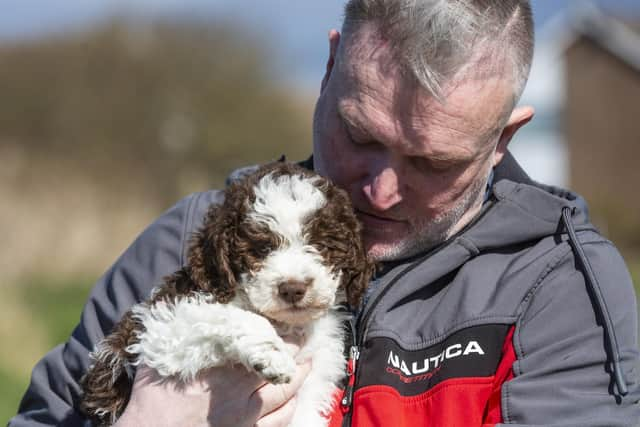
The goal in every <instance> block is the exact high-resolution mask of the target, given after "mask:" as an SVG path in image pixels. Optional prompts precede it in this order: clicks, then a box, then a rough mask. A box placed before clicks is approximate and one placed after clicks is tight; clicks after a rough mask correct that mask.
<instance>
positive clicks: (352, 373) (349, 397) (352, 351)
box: [340, 201, 494, 427]
mask: <svg viewBox="0 0 640 427" xmlns="http://www.w3.org/2000/svg"><path fill="white" fill-rule="evenodd" d="M493 206H494V203H493V202H492V201H488V202H487V203H486V205H485V207H484V208H483V209H482V211H481V212H480V213H479V214H478V215H477V216H476V218H475V219H474V220H473V221H471V222H470V223H469V224H467V225H466V226H465V227H463V228H462V230H460V231H458V232H457V233H456V234H455V235H454V236H452V237H451V238H450V239H448V240H447V241H445V242H443V243H442V244H440V245H438V246H436V247H434V248H433V249H431V250H430V251H429V252H427V253H426V254H425V255H423V256H421V257H420V258H418V259H417V260H415V261H414V262H412V263H411V264H410V265H409V266H407V268H405V269H404V270H402V271H401V272H400V273H398V274H397V275H396V276H395V277H394V278H393V279H391V280H390V281H389V283H387V284H386V286H385V287H384V289H382V291H380V293H379V294H378V295H377V296H376V298H375V299H374V300H373V301H372V302H371V304H370V305H369V309H368V310H367V309H366V307H363V310H362V312H361V313H360V316H359V318H358V319H354V318H351V319H350V320H349V325H350V327H351V347H350V348H349V360H348V362H347V374H348V376H349V382H348V384H347V386H346V387H345V392H344V395H343V397H342V400H341V401H340V406H341V409H342V413H343V414H344V419H343V421H342V426H343V427H350V426H351V417H352V414H353V408H352V405H353V394H354V391H355V386H356V383H358V380H359V378H360V375H359V373H360V371H358V370H357V369H356V362H357V361H358V359H359V358H360V349H361V348H362V346H363V344H364V338H365V336H366V334H367V329H368V326H369V325H368V323H369V319H370V318H371V314H372V313H373V312H374V309H375V308H376V306H377V305H378V303H379V302H380V301H381V300H382V298H383V297H384V296H385V295H386V293H387V292H388V291H389V290H390V289H391V287H392V286H393V285H394V284H395V283H396V282H397V281H398V280H400V279H401V278H402V277H404V276H405V275H406V274H407V273H409V272H410V271H411V270H413V269H414V268H416V267H417V266H418V265H420V264H422V263H423V262H424V261H426V260H427V259H428V258H430V257H431V256H433V255H435V254H436V253H438V252H440V251H441V250H443V249H444V248H446V247H447V246H449V245H450V244H451V243H452V242H454V241H455V240H456V238H457V237H458V236H460V235H462V234H463V233H465V232H466V231H467V230H468V229H469V228H470V227H472V226H473V225H474V224H475V223H476V222H478V221H479V220H480V219H481V218H483V217H484V216H485V215H486V213H487V212H488V211H489V210H490V209H491V208H492V207H493ZM358 330H361V331H362V334H361V335H360V336H358V334H357V331H358Z"/></svg>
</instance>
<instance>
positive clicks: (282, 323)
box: [81, 163, 373, 426]
mask: <svg viewBox="0 0 640 427" xmlns="http://www.w3.org/2000/svg"><path fill="white" fill-rule="evenodd" d="M360 231H361V229H360V224H359V222H358V221H357V219H356V217H355V215H354V213H353V209H352V207H351V203H350V201H349V198H348V196H347V194H346V193H345V192H344V191H342V190H340V189H338V188H337V187H335V186H334V185H332V184H331V183H330V182H329V181H327V180H326V179H324V178H322V177H320V176H319V175H316V174H314V173H313V172H310V171H308V170H305V169H302V168H300V167H297V166H294V165H291V164H287V163H276V164H272V165H268V166H265V167H263V168H260V169H258V170H257V171H256V172H255V173H252V174H251V175H249V176H247V177H245V178H243V179H241V180H239V181H237V182H235V183H233V184H232V185H230V186H229V187H228V188H227V190H226V191H225V199H224V202H223V203H222V204H221V205H216V206H212V207H211V208H210V210H209V212H208V213H207V216H206V218H205V221H204V225H203V227H202V228H201V229H200V230H199V232H198V233H197V234H196V235H195V236H194V239H193V241H192V245H191V248H190V252H189V257H188V262H187V265H186V266H185V267H184V268H182V269H181V270H179V271H177V272H176V273H174V274H173V275H171V276H169V277H167V278H166V280H165V282H164V283H163V284H162V285H161V286H160V287H158V288H156V289H155V290H154V293H153V295H152V297H151V298H150V300H148V301H147V302H145V303H142V304H139V305H136V306H134V307H133V308H132V309H131V310H130V311H129V312H128V313H127V314H126V315H125V316H124V317H123V319H122V320H121V321H120V323H118V324H117V325H116V327H115V329H114V331H113V332H112V333H111V334H110V335H109V336H107V337H106V338H105V339H104V340H103V341H101V342H100V343H99V345H98V347H97V348H96V351H95V352H94V353H92V359H93V364H92V366H91V367H90V368H89V371H88V373H87V374H86V375H85V377H84V378H83V380H82V386H83V390H84V395H83V400H82V403H81V408H82V410H83V411H84V412H85V413H86V414H87V415H88V416H89V417H91V418H92V420H93V421H94V422H96V423H97V424H99V425H109V424H111V423H114V422H115V420H116V419H117V418H118V417H119V416H120V415H121V413H122V411H123V410H124V408H125V406H126V404H127V402H128V399H129V395H130V391H131V386H132V381H133V371H134V367H135V366H136V365H138V364H145V365H147V366H151V367H153V368H155V369H156V370H157V371H158V372H159V373H160V375H162V376H164V377H173V378H176V379H178V380H182V381H188V380H190V379H193V378H194V377H195V376H196V375H197V374H198V372H200V371H201V370H203V369H207V368H210V367H214V366H224V365H230V364H237V363H240V364H242V365H244V366H245V367H246V368H247V369H249V370H251V371H255V372H257V373H258V374H259V375H261V376H262V377H263V378H265V379H266V380H267V381H270V382H273V383H278V382H288V381H290V379H291V377H292V375H293V374H294V372H295V361H294V359H293V357H292V355H290V354H288V353H287V351H286V349H285V345H284V342H283V340H282V338H281V337H280V335H283V334H285V333H289V332H291V329H292V328H293V329H295V330H297V331H298V332H299V333H301V334H303V336H304V345H303V347H302V349H301V352H300V355H301V356H302V357H309V356H310V357H311V359H312V371H311V372H310V374H309V375H308V377H307V379H306V381H305V383H304V384H303V386H302V387H301V389H300V391H299V392H298V395H297V404H296V415H295V416H294V419H293V422H292V424H291V425H292V426H303V425H304V426H325V425H326V424H327V420H326V417H325V416H323V414H327V413H328V412H329V411H330V410H331V404H332V394H333V391H334V390H335V386H336V383H337V382H339V381H340V380H341V379H342V377H343V376H344V371H345V361H344V357H343V330H342V325H341V320H340V318H339V316H338V315H337V314H336V313H335V312H334V311H332V309H333V308H334V307H335V306H336V304H337V303H338V302H341V301H340V300H344V298H345V297H346V299H347V301H348V302H349V303H350V304H351V305H352V306H357V305H358V303H359V300H360V298H361V296H362V294H363V292H364V289H365V287H366V285H367V283H368V281H369V278H370V275H371V273H372V272H373V264H372V263H370V262H369V261H368V260H367V257H366V252H365V249H364V247H363V244H362V241H361V236H360Z"/></svg>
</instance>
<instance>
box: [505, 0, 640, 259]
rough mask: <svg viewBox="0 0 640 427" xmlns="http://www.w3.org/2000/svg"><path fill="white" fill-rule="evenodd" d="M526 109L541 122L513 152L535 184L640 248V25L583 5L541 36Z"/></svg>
mask: <svg viewBox="0 0 640 427" xmlns="http://www.w3.org/2000/svg"><path fill="white" fill-rule="evenodd" d="M522 104H530V105H533V106H534V107H535V109H536V117H535V118H534V120H533V121H532V123H531V124H530V125H527V126H526V127H525V128H524V129H523V130H522V131H521V133H520V134H519V135H518V136H517V138H516V140H515V141H514V142H513V143H512V151H513V152H514V154H515V156H516V157H517V158H518V159H519V161H520V162H521V163H522V164H523V166H524V167H525V169H526V170H527V172H529V174H530V175H531V176H532V177H533V178H534V179H536V180H539V181H542V182H545V183H548V184H554V185H560V186H567V187H569V188H571V189H572V190H575V191H577V192H578V193H580V194H581V195H583V196H584V197H585V198H586V199H587V202H588V203H589V206H590V209H591V216H592V218H593V220H594V222H595V223H596V225H597V226H598V227H599V228H600V229H601V230H602V231H603V232H604V233H605V234H606V235H607V236H609V237H610V238H611V239H612V240H614V241H615V242H616V243H617V244H618V245H620V246H622V247H624V248H626V249H634V252H636V251H640V215H638V212H640V198H638V197H635V194H637V193H638V190H637V189H636V186H638V185H640V168H639V167H638V166H637V162H638V159H640V22H637V23H634V22H628V21H627V20H626V19H625V18H620V17H613V16H610V15H607V14H605V13H604V12H602V11H601V10H599V9H597V8H596V7H594V6H593V5H592V4H590V3H585V2H580V3H577V4H576V5H575V6H574V7H570V8H567V9H565V10H563V11H562V12H560V13H559V14H558V15H556V16H555V17H554V18H552V19H551V20H550V21H549V22H548V24H547V25H546V26H545V27H543V28H542V29H541V31H540V34H539V37H538V39H537V46H536V54H535V58H534V64H533V67H532V72H531V78H530V81H529V85H528V87H527V90H526V91H525V93H524V95H523V100H522Z"/></svg>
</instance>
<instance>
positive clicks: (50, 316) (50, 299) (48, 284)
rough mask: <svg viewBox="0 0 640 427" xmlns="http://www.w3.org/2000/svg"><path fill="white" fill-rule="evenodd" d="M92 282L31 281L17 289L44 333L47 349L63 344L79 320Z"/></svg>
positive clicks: (81, 280)
mask: <svg viewBox="0 0 640 427" xmlns="http://www.w3.org/2000/svg"><path fill="white" fill-rule="evenodd" d="M92 285H93V280H84V279H73V280H69V281H63V280H54V281H45V280H42V279H34V280H30V281H28V282H27V283H25V284H24V285H23V286H22V287H21V292H20V293H21V298H22V300H23V302H24V304H25V307H26V308H27V309H28V310H29V311H30V312H31V313H32V314H33V316H34V320H35V321H36V322H37V323H39V324H40V325H41V326H42V327H44V328H45V330H46V335H47V337H48V342H47V344H48V347H54V346H55V345H57V344H60V343H62V342H65V341H66V340H67V338H68V337H69V335H70V334H71V332H72V331H73V328H74V327H75V325H76V324H77V323H78V321H79V320H80V313H81V310H82V307H83V306H84V303H85V300H86V299H87V296H88V295H89V290H90V289H91V286H92Z"/></svg>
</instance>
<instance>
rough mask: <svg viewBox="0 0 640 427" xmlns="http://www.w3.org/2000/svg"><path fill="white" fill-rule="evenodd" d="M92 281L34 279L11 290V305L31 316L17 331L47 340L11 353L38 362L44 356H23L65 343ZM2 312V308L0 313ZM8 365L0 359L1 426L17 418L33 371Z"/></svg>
mask: <svg viewBox="0 0 640 427" xmlns="http://www.w3.org/2000/svg"><path fill="white" fill-rule="evenodd" d="M93 281H94V279H89V280H87V279H84V278H72V279H69V280H63V279H45V278H35V279H30V280H26V281H24V282H21V283H17V284H15V285H14V286H12V289H14V290H15V291H16V293H17V298H16V299H15V300H14V301H11V302H10V304H21V305H22V308H23V309H24V310H25V312H27V313H29V316H30V317H29V322H28V323H27V324H19V325H18V324H17V325H16V327H21V328H22V329H23V331H21V334H22V335H23V336H24V340H25V341H26V340H29V339H31V340H33V339H36V338H34V337H41V338H37V339H39V340H44V342H38V343H37V345H33V344H32V345H26V344H25V346H24V348H21V347H20V346H21V344H23V343H21V342H14V343H12V345H11V347H12V350H13V351H21V352H23V354H21V356H23V355H24V357H25V359H27V360H28V359H33V360H36V359H37V358H40V357H41V356H43V354H24V353H28V352H29V351H30V350H28V349H33V348H42V349H51V348H53V347H54V346H56V345H57V344H60V343H62V342H64V341H66V340H67V338H68V337H69V335H70V333H71V331H72V330H73V328H74V327H75V325H76V324H77V323H78V320H79V319H80V312H81V310H82V307H83V305H84V302H85V300H86V298H87V296H88V293H89V289H90V287H91V285H92V284H93ZM2 308H3V307H2V305H1V304H0V309H2ZM23 323H24V322H23ZM36 331H37V333H36ZM0 338H2V337H0ZM31 352H33V350H31ZM5 362H6V360H3V359H2V358H0V425H4V423H5V422H6V421H7V420H9V419H10V418H11V417H13V416H14V415H15V413H16V411H17V408H18V405H19V403H20V399H21V398H22V395H23V394H24V392H25V390H26V388H27V386H28V384H29V378H30V375H31V372H30V367H29V368H27V367H25V368H24V369H23V370H19V369H15V368H12V367H9V366H7V365H6V363H5Z"/></svg>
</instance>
